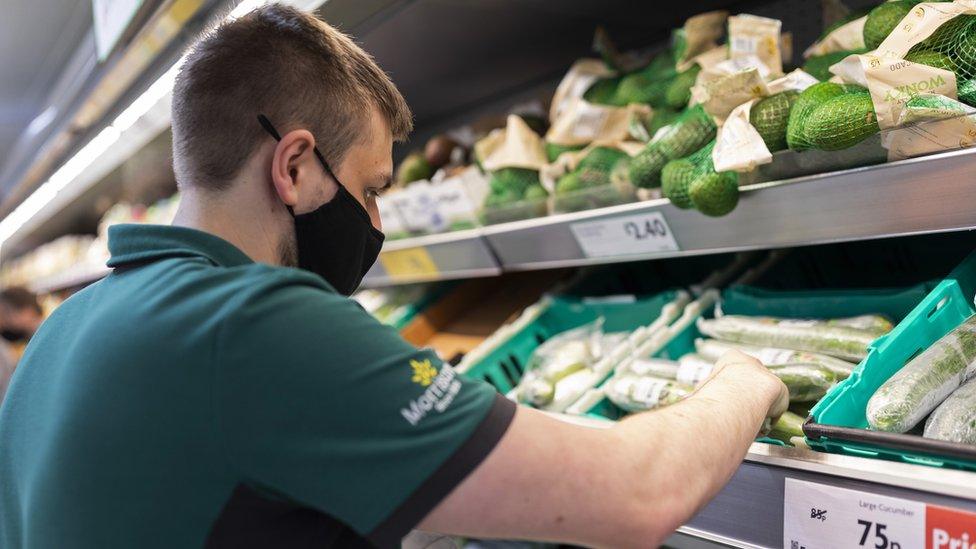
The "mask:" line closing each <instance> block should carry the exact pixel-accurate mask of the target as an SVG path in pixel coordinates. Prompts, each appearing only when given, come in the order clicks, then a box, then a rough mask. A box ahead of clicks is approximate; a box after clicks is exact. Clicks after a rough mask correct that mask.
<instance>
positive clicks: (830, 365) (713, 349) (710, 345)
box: [695, 338, 854, 380]
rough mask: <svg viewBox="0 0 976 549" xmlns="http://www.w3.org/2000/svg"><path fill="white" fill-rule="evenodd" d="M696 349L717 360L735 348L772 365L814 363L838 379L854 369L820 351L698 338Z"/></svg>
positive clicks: (702, 354)
mask: <svg viewBox="0 0 976 549" xmlns="http://www.w3.org/2000/svg"><path fill="white" fill-rule="evenodd" d="M695 350H696V351H697V352H698V354H699V355H701V356H703V357H705V358H706V359H708V360H711V361H716V360H718V359H719V358H721V356H722V355H724V354H725V353H727V352H729V351H733V350H734V351H739V352H741V353H745V354H747V355H749V356H751V357H753V358H755V359H756V360H758V361H759V362H762V363H763V364H764V365H766V366H770V367H771V366H780V365H786V364H814V365H817V366H820V367H823V368H826V369H827V370H830V371H831V372H832V373H833V374H834V376H836V378H837V379H838V380H841V379H846V378H847V377H848V376H850V375H851V372H852V371H853V370H854V364H851V363H850V362H847V361H844V360H841V359H839V358H834V357H832V356H827V355H822V354H819V353H811V352H809V351H794V350H792V349H781V348H778V347H757V346H755V345H743V344H741V343H729V342H726V341H719V340H717V339H701V338H699V339H696V340H695Z"/></svg>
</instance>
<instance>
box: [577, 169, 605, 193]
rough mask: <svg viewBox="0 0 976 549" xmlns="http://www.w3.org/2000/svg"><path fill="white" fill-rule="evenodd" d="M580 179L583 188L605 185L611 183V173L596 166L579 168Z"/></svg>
mask: <svg viewBox="0 0 976 549" xmlns="http://www.w3.org/2000/svg"><path fill="white" fill-rule="evenodd" d="M579 181H580V184H581V185H582V186H583V188H586V189H591V188H594V187H605V186H607V185H609V184H610V173H609V172H605V171H602V170H598V169H595V168H583V169H581V170H579Z"/></svg>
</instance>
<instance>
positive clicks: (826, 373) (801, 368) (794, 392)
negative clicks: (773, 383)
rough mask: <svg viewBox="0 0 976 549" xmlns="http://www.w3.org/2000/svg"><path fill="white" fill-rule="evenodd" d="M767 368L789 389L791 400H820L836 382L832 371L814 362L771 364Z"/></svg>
mask: <svg viewBox="0 0 976 549" xmlns="http://www.w3.org/2000/svg"><path fill="white" fill-rule="evenodd" d="M768 368H769V371H770V372H771V373H772V374H773V375H775V376H776V377H778V378H779V379H780V381H782V382H783V384H784V385H786V388H787V389H789V390H790V400H791V401H794V400H795V401H797V402H813V401H816V400H820V398H821V397H823V396H824V395H825V394H827V391H828V390H830V388H831V387H833V386H834V383H836V382H837V376H836V375H835V374H834V373H833V372H831V371H830V370H828V369H827V368H824V367H823V366H818V365H816V364H785V365H781V366H775V365H772V366H768Z"/></svg>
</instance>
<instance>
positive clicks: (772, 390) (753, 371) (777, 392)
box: [703, 351, 790, 423]
mask: <svg viewBox="0 0 976 549" xmlns="http://www.w3.org/2000/svg"><path fill="white" fill-rule="evenodd" d="M712 379H721V380H722V381H723V382H724V381H727V382H728V383H731V384H735V385H741V386H743V387H748V388H750V389H749V390H750V392H753V393H756V394H759V395H761V396H763V397H764V398H765V399H767V400H768V402H769V407H768V408H767V411H766V419H768V420H770V423H775V422H776V420H777V419H779V417H780V416H781V415H783V413H784V412H786V409H787V408H788V407H789V405H790V391H789V389H787V387H786V385H785V384H784V383H783V382H782V381H781V380H780V379H779V378H778V377H776V376H774V375H773V374H772V373H771V372H770V371H769V369H767V368H766V367H765V366H763V364H762V363H761V362H759V361H758V360H756V359H755V358H753V357H751V356H749V355H747V354H745V353H741V352H739V351H729V352H727V353H725V354H724V355H722V357H721V358H720V359H719V360H718V362H716V363H715V368H714V369H713V370H712V373H711V374H710V375H709V376H708V379H706V380H705V381H704V382H703V384H704V383H708V382H709V381H710V380H712Z"/></svg>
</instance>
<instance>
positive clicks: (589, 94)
mask: <svg viewBox="0 0 976 549" xmlns="http://www.w3.org/2000/svg"><path fill="white" fill-rule="evenodd" d="M620 81H621V79H620V78H604V79H602V80H597V81H596V82H594V83H593V84H592V85H590V87H589V88H587V90H586V92H584V93H583V99H585V100H587V101H589V102H590V103H594V104H596V105H615V104H616V103H615V102H614V101H615V99H616V95H617V86H619V85H620Z"/></svg>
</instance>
